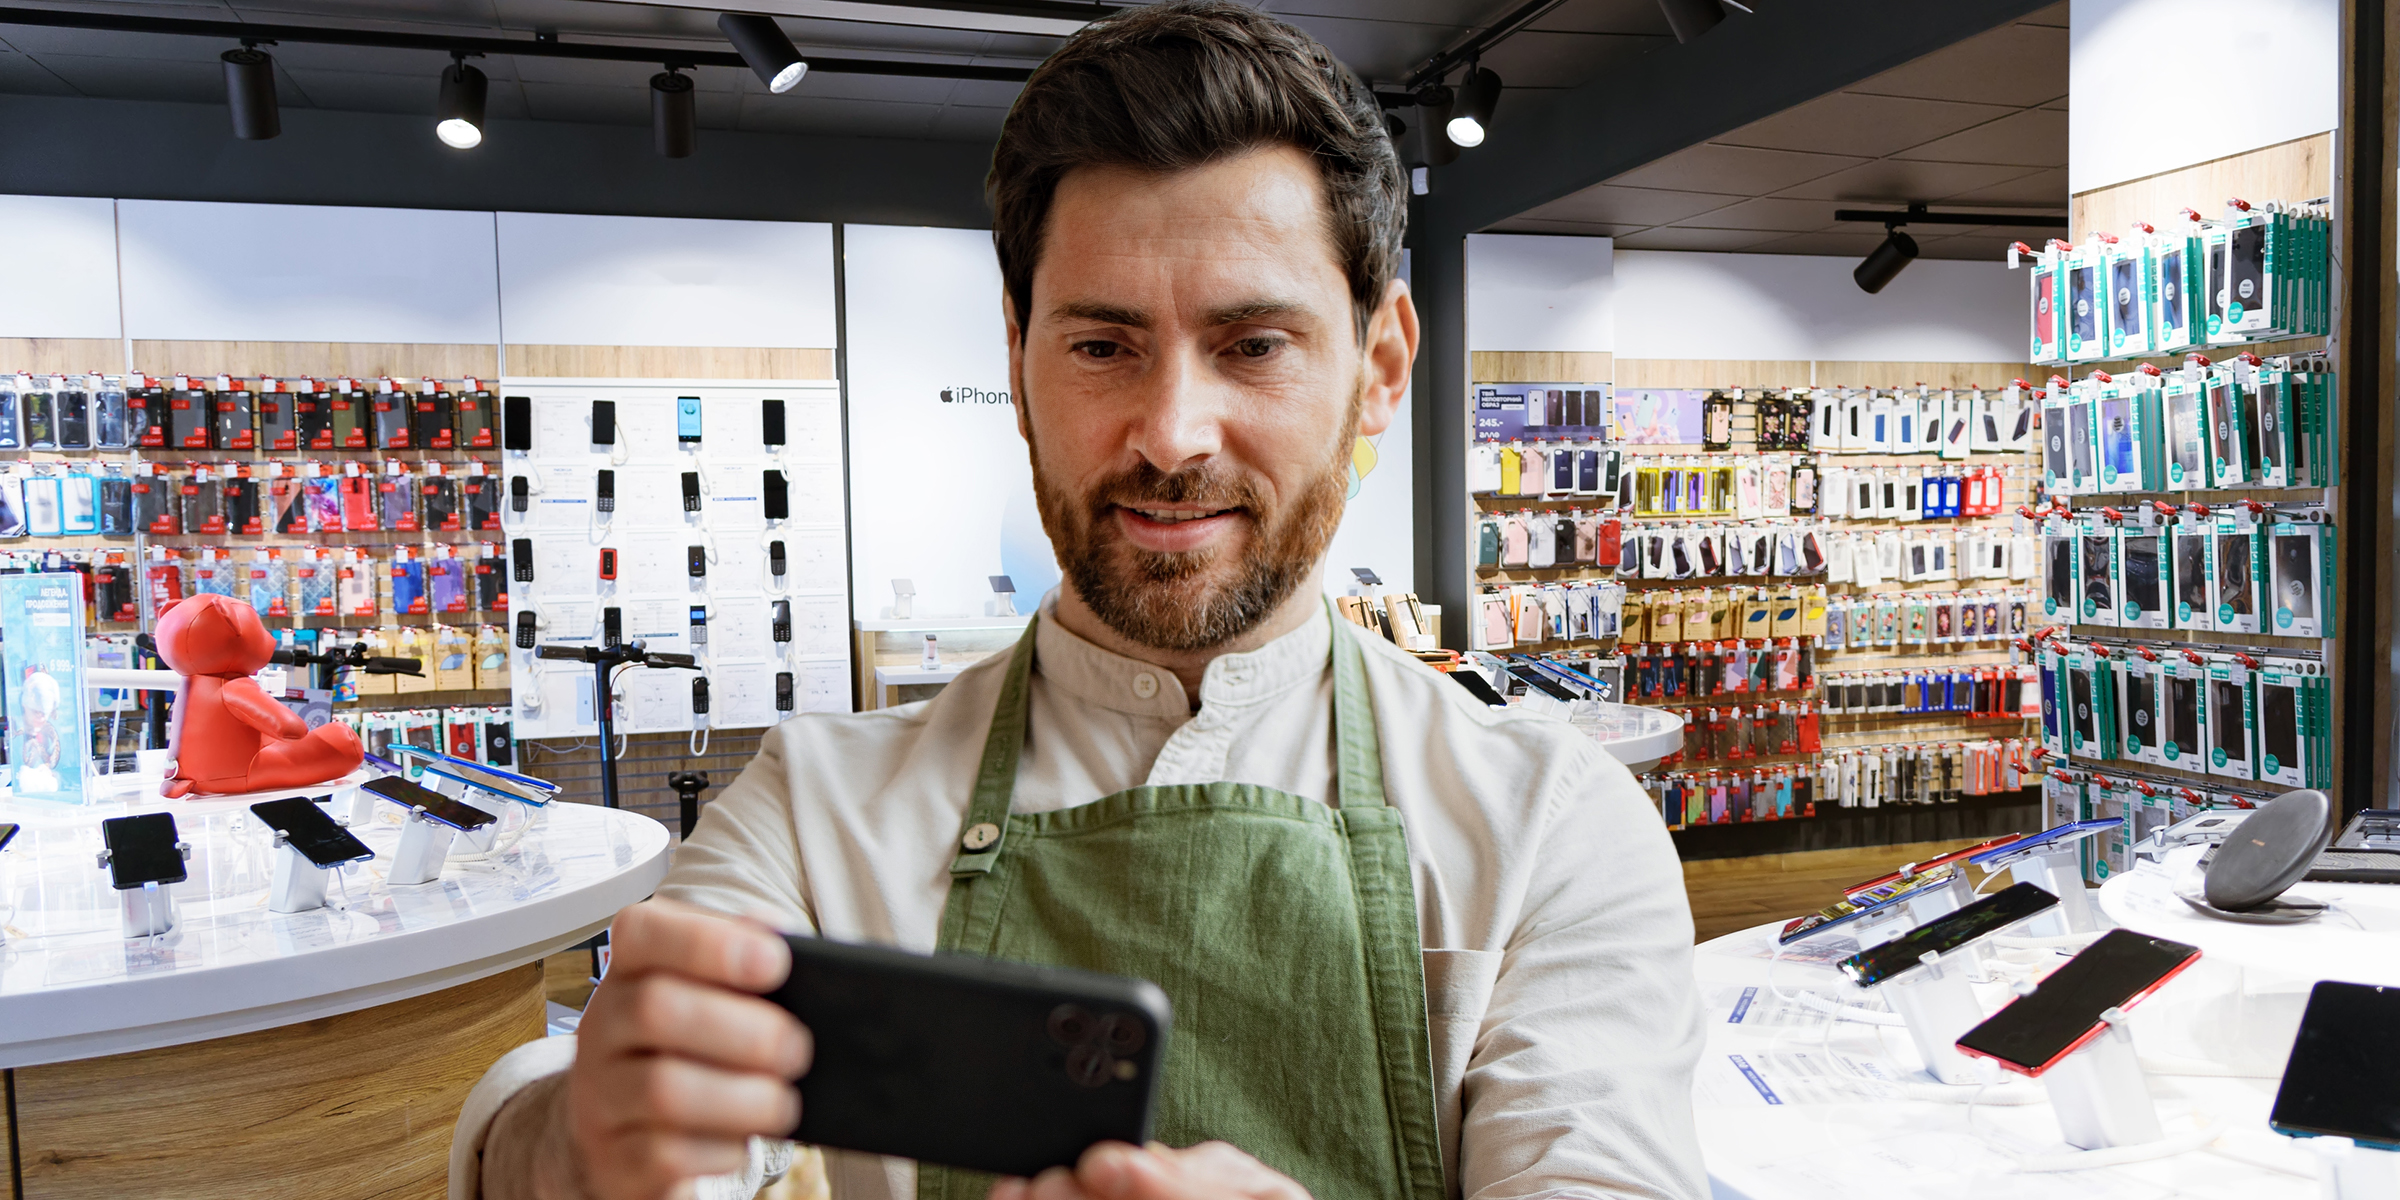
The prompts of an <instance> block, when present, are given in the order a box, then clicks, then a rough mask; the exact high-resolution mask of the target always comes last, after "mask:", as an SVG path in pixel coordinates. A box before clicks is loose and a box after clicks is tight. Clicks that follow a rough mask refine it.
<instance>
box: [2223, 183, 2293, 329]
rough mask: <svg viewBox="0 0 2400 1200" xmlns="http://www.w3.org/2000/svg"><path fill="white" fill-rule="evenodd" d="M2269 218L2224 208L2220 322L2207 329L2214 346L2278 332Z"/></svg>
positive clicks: (2246, 208) (2257, 212)
mask: <svg viewBox="0 0 2400 1200" xmlns="http://www.w3.org/2000/svg"><path fill="white" fill-rule="evenodd" d="M2273 220H2274V219H2273V215H2272V214H2270V213H2267V212H2264V211H2261V210H2258V209H2253V208H2251V207H2250V206H2248V205H2246V204H2243V205H2239V207H2238V208H2236V207H2234V206H2228V211H2227V213H2226V221H2225V224H2224V226H2223V227H2222V234H2223V237H2224V242H2223V249H2222V250H2221V251H2219V253H2221V254H2223V255H2224V259H2225V275H2224V278H2225V296H2224V303H2223V320H2222V321H2220V322H2219V323H2218V324H2217V325H2216V326H2215V327H2214V328H2212V329H2211V330H2210V336H2209V339H2208V340H2209V341H2211V342H2215V343H2218V344H2224V343H2229V342H2247V341H2255V340H2257V339H2259V338H2264V337H2272V336H2274V335H2275V334H2276V333H2277V332H2278V331H2279V326H2278V323H2277V322H2278V319H2279V316H2280V314H2279V312H2278V306H2277V305H2276V295H2275V293H2276V290H2277V289H2276V288H2275V287H2274V286H2273V274H2274V267H2275V266H2276V264H2274V263H2271V262H2269V261H2268V255H2267V247H2268V242H2269V240H2270V239H2269V236H2268V235H2269V232H2270V227H2271V226H2272V224H2273Z"/></svg>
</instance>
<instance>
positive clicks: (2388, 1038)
mask: <svg viewBox="0 0 2400 1200" xmlns="http://www.w3.org/2000/svg"><path fill="white" fill-rule="evenodd" d="M2395 1079H2400V987H2373V986H2370V985H2367V984H2363V983H2339V982H2335V981H2333V980H2325V981H2322V982H2320V983H2318V984H2317V985H2316V986H2315V987H2313V988H2310V989H2309V993H2308V1007H2307V1008H2306V1009H2305V1010H2303V1011H2302V1012H2301V1014H2300V1032H2299V1035H2298V1036H2296V1037H2294V1038H2293V1039H2292V1053H2291V1056H2290V1057H2289V1058H2287V1059H2285V1060H2284V1065H2283V1082H2282V1083H2281V1084H2279V1085H2278V1086H2277V1087H2276V1089H2275V1108H2274V1110H2273V1111H2272V1112H2271V1113H2269V1114H2268V1116H2267V1125H2268V1127H2269V1128H2272V1129H2273V1130H2274V1131H2275V1132H2277V1133H2280V1134H2282V1135H2284V1136H2285V1137H2346V1138H2349V1139H2350V1140H2352V1141H2354V1142H2357V1143H2358V1144H2359V1145H2360V1146H2361V1147H2366V1148H2372V1149H2376V1150H2400V1104H2394V1103H2393V1102H2392V1095H2393V1092H2392V1081H2393V1080H2395ZM2387 1169H2388V1168H2387Z"/></svg>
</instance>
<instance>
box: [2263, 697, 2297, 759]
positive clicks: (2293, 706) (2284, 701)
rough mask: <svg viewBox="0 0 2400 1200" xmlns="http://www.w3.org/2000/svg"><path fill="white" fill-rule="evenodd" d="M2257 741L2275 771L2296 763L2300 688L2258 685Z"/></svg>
mask: <svg viewBox="0 0 2400 1200" xmlns="http://www.w3.org/2000/svg"><path fill="white" fill-rule="evenodd" d="M2258 707H2259V721H2260V726H2259V731H2258V734H2259V742H2260V748H2261V749H2263V750H2264V751H2265V752H2266V755H2267V757H2269V758H2272V759H2274V760H2275V766H2276V768H2277V769H2278V770H2288V769H2290V768H2292V767H2295V766H2298V765H2299V762H2300V689H2298V688H2295V687H2292V686H2290V685H2288V684H2280V683H2262V684H2259V685H2258Z"/></svg>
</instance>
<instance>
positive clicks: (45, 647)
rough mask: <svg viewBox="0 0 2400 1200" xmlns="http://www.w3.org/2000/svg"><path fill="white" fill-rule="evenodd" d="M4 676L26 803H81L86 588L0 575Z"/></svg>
mask: <svg viewBox="0 0 2400 1200" xmlns="http://www.w3.org/2000/svg"><path fill="white" fill-rule="evenodd" d="M0 629H5V630H6V631H7V633H6V639H7V640H6V641H5V642H0V669H5V671H6V673H7V674H6V677H5V681H4V682H5V684H6V687H7V690H8V762H9V766H10V767H11V768H12V769H13V771H14V774H15V788H14V790H15V793H16V796H17V798H18V799H22V800H58V801H63V802H65V803H68V804H81V803H83V800H84V794H83V776H84V771H85V769H86V767H88V766H89V765H90V762H91V757H92V733H91V720H90V718H89V716H88V715H87V706H88V702H89V699H90V698H89V697H87V696H85V695H84V692H83V582H82V580H81V579H80V578H79V577H78V576H75V575H72V574H66V573H57V574H33V575H0Z"/></svg>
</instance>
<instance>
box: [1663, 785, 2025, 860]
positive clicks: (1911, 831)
mask: <svg viewBox="0 0 2400 1200" xmlns="http://www.w3.org/2000/svg"><path fill="white" fill-rule="evenodd" d="M2041 826H2042V820H2041V803H2040V792H2039V791H2037V790H2034V789H2030V788H2027V789H2020V790H2017V791H2013V792H1997V793H1994V794H1992V795H1988V796H1966V797H1962V798H1961V799H1959V800H1957V801H1955V802H1950V803H1942V804H1887V805H1883V806H1881V807H1877V808H1841V807H1838V806H1830V805H1824V804H1819V805H1818V806H1817V811H1816V815H1815V816H1812V817H1793V818H1786V819H1783V820H1779V821H1735V822H1731V823H1727V824H1719V825H1683V826H1678V827H1676V828H1674V829H1672V830H1670V831H1669V832H1668V836H1670V837H1672V838H1673V839H1675V853H1676V854H1677V856H1679V857H1681V858H1683V859H1686V860H1691V859H1704V858H1748V857H1752V856H1754V855H1761V854H1780V853H1784V852H1787V851H1796V850H1844V849H1851V848H1855V847H1863V846H1890V845H1899V844H1903V843H1908V842H1937V841H1958V840H1970V839H1972V840H1979V839H1983V838H1992V837H1999V836H2001V835H2003V834H2010V833H2026V832H2030V831H2033V830H2037V829H2039V828H2041Z"/></svg>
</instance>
